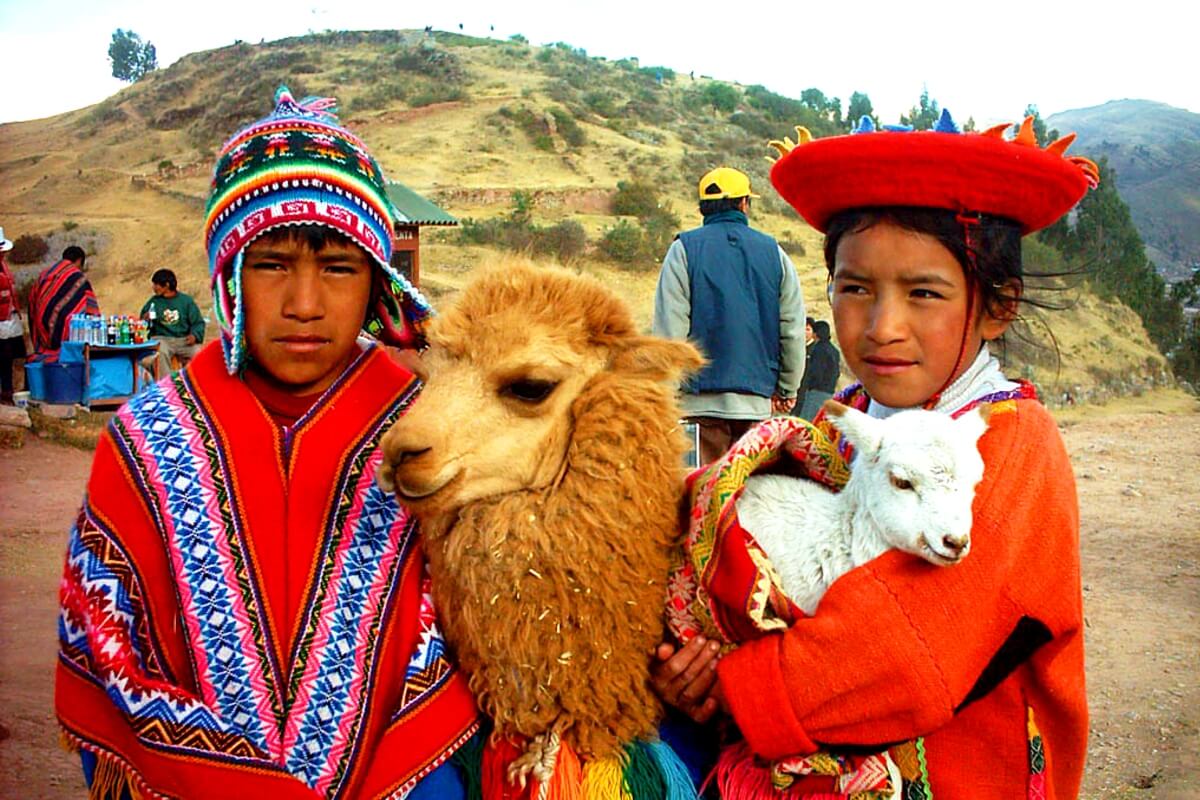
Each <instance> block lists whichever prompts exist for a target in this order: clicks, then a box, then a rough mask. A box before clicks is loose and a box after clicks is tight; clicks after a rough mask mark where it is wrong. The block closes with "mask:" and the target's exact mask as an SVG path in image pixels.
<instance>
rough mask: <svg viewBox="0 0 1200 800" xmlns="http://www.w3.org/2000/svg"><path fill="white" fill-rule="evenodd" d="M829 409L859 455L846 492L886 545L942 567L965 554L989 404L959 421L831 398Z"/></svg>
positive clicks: (969, 544) (981, 463)
mask: <svg viewBox="0 0 1200 800" xmlns="http://www.w3.org/2000/svg"><path fill="white" fill-rule="evenodd" d="M825 412H826V414H827V415H828V416H829V419H830V422H831V423H832V424H833V425H834V426H835V427H837V429H838V430H840V431H841V432H842V433H843V434H844V435H845V436H846V438H847V439H848V440H849V441H850V443H851V444H852V445H854V449H855V451H856V453H857V456H856V458H855V462H854V469H853V470H852V473H851V478H850V483H849V484H847V486H846V489H845V490H844V491H846V492H850V493H851V495H850V496H851V498H852V499H851V502H852V503H855V504H856V505H857V508H858V510H857V511H856V514H868V515H869V516H870V518H871V520H870V527H871V528H872V529H874V530H876V531H878V533H879V535H880V536H881V537H882V538H883V540H884V542H883V543H884V544H885V545H886V546H887V547H892V548H896V549H899V550H904V551H906V552H909V553H912V554H913V555H917V556H920V557H921V558H924V559H925V560H927V561H929V562H931V563H933V564H938V565H942V566H945V565H949V564H955V563H957V562H959V561H961V560H962V559H963V558H965V557H966V555H967V553H968V551H970V549H971V523H972V516H971V504H972V502H973V501H974V498H975V486H976V485H977V484H978V483H979V481H980V480H982V479H983V457H982V456H981V455H980V454H979V448H978V447H977V443H978V441H979V437H981V436H982V435H983V434H984V432H985V431H986V430H987V424H988V416H989V406H987V405H981V406H979V407H978V408H977V409H976V410H973V411H971V412H969V413H967V414H964V415H963V416H962V417H960V418H958V419H952V418H951V417H950V416H948V415H946V414H942V413H939V412H935V411H921V410H910V411H901V412H900V413H898V414H895V415H893V416H891V417H889V418H888V419H886V420H879V419H874V418H872V417H869V416H867V415H866V414H864V413H862V412H861V411H856V410H854V409H852V408H848V407H847V406H844V405H841V404H840V403H837V402H836V401H832V400H830V401H828V402H827V403H826V404H825Z"/></svg>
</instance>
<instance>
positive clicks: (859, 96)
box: [846, 92, 879, 128]
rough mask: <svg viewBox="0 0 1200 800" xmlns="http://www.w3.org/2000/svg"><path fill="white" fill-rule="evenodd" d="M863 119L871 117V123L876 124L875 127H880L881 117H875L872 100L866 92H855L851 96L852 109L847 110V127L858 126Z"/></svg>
mask: <svg viewBox="0 0 1200 800" xmlns="http://www.w3.org/2000/svg"><path fill="white" fill-rule="evenodd" d="M863 117H870V119H871V121H872V122H874V123H875V127H877V128H878V127H879V117H877V116H875V109H874V107H873V106H872V105H871V98H870V97H867V95H866V93H864V92H854V93H853V94H852V95H850V107H849V108H848V109H847V110H846V122H847V123H848V126H847V127H853V126H855V125H857V124H858V121H859V120H860V119H862V118H863Z"/></svg>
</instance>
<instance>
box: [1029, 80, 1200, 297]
mask: <svg viewBox="0 0 1200 800" xmlns="http://www.w3.org/2000/svg"><path fill="white" fill-rule="evenodd" d="M1046 123H1047V125H1048V126H1049V127H1052V128H1057V129H1058V130H1060V131H1063V132H1067V131H1075V132H1076V133H1077V134H1078V135H1079V139H1078V140H1077V142H1076V144H1075V146H1074V151H1076V152H1079V153H1085V154H1087V155H1088V156H1090V157H1092V158H1094V159H1098V158H1100V157H1105V158H1107V159H1108V162H1109V164H1110V165H1111V166H1112V167H1113V168H1115V169H1116V171H1117V185H1118V187H1119V188H1120V190H1121V198H1122V199H1123V200H1124V201H1125V202H1126V204H1128V206H1129V210H1130V213H1131V214H1132V216H1133V221H1134V223H1135V224H1136V225H1137V228H1138V232H1139V233H1140V234H1141V236H1142V239H1143V240H1144V241H1145V242H1146V245H1147V251H1148V254H1149V255H1150V256H1151V258H1153V259H1154V262H1155V264H1156V265H1157V266H1158V267H1159V269H1160V271H1162V273H1163V275H1164V277H1166V278H1167V279H1168V280H1178V279H1179V278H1182V277H1186V275H1187V274H1188V273H1189V272H1190V269H1189V268H1190V267H1191V266H1195V265H1200V114H1193V113H1192V112H1190V111H1185V110H1183V109H1181V108H1173V107H1172V106H1168V105H1166V104H1164V103H1155V102H1151V101H1149V100H1114V101H1112V102H1110V103H1105V104H1104V105H1101V106H1095V107H1092V108H1082V109H1077V110H1074V111H1066V112H1063V113H1061V114H1055V115H1053V116H1051V117H1049V118H1048V119H1047V120H1046Z"/></svg>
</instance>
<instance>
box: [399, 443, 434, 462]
mask: <svg viewBox="0 0 1200 800" xmlns="http://www.w3.org/2000/svg"><path fill="white" fill-rule="evenodd" d="M432 449H433V448H432V447H422V448H421V449H419V450H416V449H414V450H401V451H400V452H399V453H397V454H396V457H395V458H394V459H393V463H396V464H403V463H404V462H405V461H412V460H413V459H414V458H418V457H420V456H423V455H424V454H426V453H428V452H429V451H430V450H432Z"/></svg>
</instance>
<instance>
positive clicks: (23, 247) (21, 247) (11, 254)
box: [8, 233, 50, 264]
mask: <svg viewBox="0 0 1200 800" xmlns="http://www.w3.org/2000/svg"><path fill="white" fill-rule="evenodd" d="M48 252H50V245H48V244H47V243H46V240H45V239H43V238H42V237H41V236H38V235H37V234H35V233H26V234H23V235H21V236H18V237H17V238H16V239H14V240H13V246H12V250H10V251H8V260H9V261H11V262H12V263H14V264H35V263H37V262H38V261H41V260H42V259H43V258H45V256H46V253H48Z"/></svg>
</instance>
